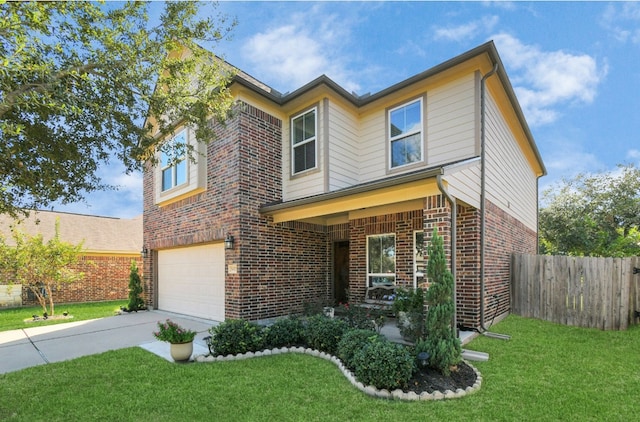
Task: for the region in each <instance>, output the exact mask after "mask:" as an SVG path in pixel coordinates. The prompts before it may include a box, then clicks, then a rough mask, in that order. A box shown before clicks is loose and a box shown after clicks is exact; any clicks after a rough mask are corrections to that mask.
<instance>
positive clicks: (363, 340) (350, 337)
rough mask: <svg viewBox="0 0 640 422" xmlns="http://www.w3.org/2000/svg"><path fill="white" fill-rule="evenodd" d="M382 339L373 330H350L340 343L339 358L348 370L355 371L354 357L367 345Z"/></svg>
mask: <svg viewBox="0 0 640 422" xmlns="http://www.w3.org/2000/svg"><path fill="white" fill-rule="evenodd" d="M380 337H381V336H380V335H379V334H377V333H376V332H375V331H372V330H349V331H347V332H346V333H344V335H343V336H342V340H340V343H338V357H339V358H340V360H341V361H342V363H344V365H345V366H346V367H347V368H349V369H351V370H354V369H355V365H354V362H353V357H354V355H355V354H356V353H357V352H359V351H360V350H362V348H363V347H364V346H365V345H366V344H368V343H370V342H372V341H374V340H376V339H379V338H380Z"/></svg>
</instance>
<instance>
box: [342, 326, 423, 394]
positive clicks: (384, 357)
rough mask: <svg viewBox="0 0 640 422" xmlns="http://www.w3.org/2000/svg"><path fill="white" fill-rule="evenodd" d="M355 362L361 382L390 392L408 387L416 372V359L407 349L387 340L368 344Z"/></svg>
mask: <svg viewBox="0 0 640 422" xmlns="http://www.w3.org/2000/svg"><path fill="white" fill-rule="evenodd" d="M353 362H354V364H355V376H356V378H357V379H358V380H359V381H360V382H362V383H363V384H364V385H373V386H375V387H377V388H380V389H382V388H385V389H387V390H389V391H391V390H394V389H396V388H404V387H406V385H407V383H408V382H409V380H410V379H411V376H412V374H413V372H414V370H415V361H414V357H413V356H412V355H411V353H409V351H408V350H407V348H406V347H404V346H401V345H399V344H395V343H392V342H390V341H388V340H386V339H377V340H375V341H372V342H369V343H368V344H366V345H365V346H364V347H363V348H362V349H361V350H360V351H358V352H357V353H356V354H355V355H354V357H353Z"/></svg>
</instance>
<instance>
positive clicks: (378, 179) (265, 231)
mask: <svg viewBox="0 0 640 422" xmlns="http://www.w3.org/2000/svg"><path fill="white" fill-rule="evenodd" d="M494 70H495V72H494ZM231 90H232V93H233V95H234V98H235V99H236V105H235V108H234V114H233V117H231V118H230V119H229V121H228V122H227V124H226V125H224V126H222V125H218V126H217V130H218V136H217V139H215V140H214V141H213V142H211V143H210V144H209V145H208V146H203V145H200V146H198V148H199V151H200V152H201V153H202V155H201V156H199V157H197V160H196V162H191V161H189V160H188V159H185V160H182V161H179V162H177V163H175V162H174V164H173V165H170V163H167V160H165V159H163V158H164V157H158V158H159V159H160V160H159V161H160V163H161V164H160V165H158V166H156V167H151V166H149V167H147V169H146V172H145V175H144V247H145V249H148V250H149V253H148V254H147V258H146V259H145V271H144V273H145V277H144V278H145V283H146V289H147V292H149V293H150V294H149V295H148V296H147V300H148V301H149V304H150V305H152V306H155V307H158V308H160V309H164V310H167V311H173V312H178V313H182V314H189V315H194V316H199V317H205V318H210V319H214V320H224V319H228V318H244V319H249V320H264V319H270V318H273V317H277V316H281V315H286V314H289V313H293V312H300V311H301V310H302V309H303V304H304V303H305V302H309V303H310V302H314V301H318V300H323V301H327V302H340V301H345V300H347V292H349V293H350V295H351V300H352V301H353V300H355V301H364V300H365V299H372V295H371V292H373V291H375V290H376V289H374V287H376V286H404V287H411V288H413V287H415V286H418V285H420V286H424V284H423V282H424V281H425V280H424V268H425V262H426V261H425V260H426V259H428V257H423V256H422V254H421V251H423V250H424V249H425V245H426V243H427V242H428V239H429V237H430V236H431V233H432V230H433V228H434V227H437V228H438V229H439V233H440V234H441V235H443V236H444V239H445V247H446V249H447V253H448V254H449V258H451V249H452V248H454V249H455V254H454V255H455V270H456V271H455V272H456V284H457V289H456V294H457V297H456V302H457V318H458V322H459V323H460V324H462V325H464V326H468V327H484V324H485V322H489V321H491V319H492V318H493V317H495V316H496V315H500V314H503V313H506V312H508V311H509V309H510V296H509V294H510V280H509V265H510V257H511V254H512V253H514V252H515V253H535V252H536V249H537V223H538V220H537V218H538V215H537V203H538V201H537V199H538V178H539V177H540V176H543V175H544V174H545V168H544V164H543V162H542V159H541V157H540V154H539V152H538V150H537V148H536V145H535V142H534V140H533V137H532V135H531V133H530V131H529V128H528V126H527V123H526V121H525V118H524V116H523V114H522V111H521V109H520V106H519V105H518V102H517V100H516V97H515V94H514V92H513V89H512V87H511V85H510V82H509V80H508V78H507V75H506V73H505V70H504V67H503V65H502V63H501V60H500V58H499V56H498V53H497V51H496V48H495V46H494V44H493V43H492V42H489V43H487V44H484V45H482V46H480V47H478V48H475V49H473V50H471V51H469V52H467V53H465V54H462V55H460V56H458V57H455V58H453V59H451V60H449V61H447V62H445V63H442V64H440V65H438V66H436V67H434V68H432V69H429V70H427V71H425V72H423V73H421V74H418V75H416V76H413V77H411V78H409V79H407V80H405V81H403V82H400V83H398V84H396V85H393V86H391V87H389V88H386V89H384V90H382V91H380V92H378V93H375V94H372V95H364V96H356V95H355V94H352V93H349V92H347V91H345V90H344V89H343V88H342V87H340V86H339V85H337V84H336V83H335V82H333V81H332V80H331V79H329V78H327V77H326V76H321V77H319V78H317V79H316V80H314V81H312V82H310V83H308V84H307V85H305V86H303V87H301V88H299V89H297V90H296V91H294V92H291V93H287V94H280V93H278V92H276V91H274V90H273V89H271V88H269V87H268V86H266V85H264V84H262V83H260V82H258V81H257V80H255V79H253V78H252V77H250V76H248V75H246V74H244V73H242V72H239V74H238V75H237V76H236V77H235V78H234V80H233V82H232V85H231ZM167 142H175V143H179V142H188V143H194V142H195V140H194V135H193V130H192V129H191V128H187V127H182V128H178V129H177V131H176V135H175V136H174V137H173V138H172V139H168V140H167ZM483 144H484V146H485V149H484V153H483V150H482V147H483ZM446 195H448V196H449V197H450V198H451V199H452V200H455V208H456V212H455V214H454V213H452V209H453V207H452V203H451V201H449V200H447V196H446ZM483 200H484V204H485V206H484V211H483V207H482V203H483ZM452 229H455V230H452ZM452 233H453V235H454V236H455V242H451V240H452ZM225 239H227V240H233V242H229V243H230V244H229V245H228V246H226V247H225ZM483 245H484V246H483ZM483 269H484V271H483ZM483 273H484V277H482V275H483Z"/></svg>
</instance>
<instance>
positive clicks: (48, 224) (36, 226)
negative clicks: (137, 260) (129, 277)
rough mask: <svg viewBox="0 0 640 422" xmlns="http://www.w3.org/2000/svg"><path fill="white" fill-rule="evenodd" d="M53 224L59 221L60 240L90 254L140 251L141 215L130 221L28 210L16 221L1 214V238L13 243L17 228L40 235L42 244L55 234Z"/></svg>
mask: <svg viewBox="0 0 640 422" xmlns="http://www.w3.org/2000/svg"><path fill="white" fill-rule="evenodd" d="M56 221H59V222H60V239H61V240H63V241H65V242H68V243H71V244H74V245H75V244H78V243H80V242H83V245H82V246H83V249H84V250H85V252H89V253H100V254H114V255H117V254H127V255H129V254H140V250H141V249H142V215H140V216H138V217H135V218H133V219H121V218H113V217H99V216H94V215H84V214H72V213H65V212H54V211H30V213H29V217H27V218H25V219H23V220H21V221H20V222H17V221H16V220H15V219H13V218H11V217H10V216H8V215H5V214H0V235H2V236H4V238H5V240H6V242H7V243H8V244H9V245H12V244H14V242H13V236H12V234H11V228H12V227H14V226H17V227H18V228H19V229H20V230H22V231H23V232H25V233H27V234H28V235H31V236H34V235H37V234H42V237H43V239H44V241H45V242H46V241H48V240H49V239H51V238H53V236H54V235H55V226H56Z"/></svg>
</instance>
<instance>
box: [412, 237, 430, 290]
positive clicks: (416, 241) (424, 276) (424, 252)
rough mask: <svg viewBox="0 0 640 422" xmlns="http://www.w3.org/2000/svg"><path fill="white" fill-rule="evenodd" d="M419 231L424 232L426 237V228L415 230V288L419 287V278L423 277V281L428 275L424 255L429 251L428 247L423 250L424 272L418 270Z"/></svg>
mask: <svg viewBox="0 0 640 422" xmlns="http://www.w3.org/2000/svg"><path fill="white" fill-rule="evenodd" d="M418 233H422V236H423V238H424V230H415V231H414V232H413V288H414V289H417V288H418V279H422V280H423V281H425V280H426V277H427V260H426V258H425V256H424V255H425V254H426V252H427V251H426V249H425V250H424V251H423V255H422V259H423V261H424V263H423V266H424V269H423V272H418V261H417V260H416V258H417V256H418ZM423 246H424V245H423Z"/></svg>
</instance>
